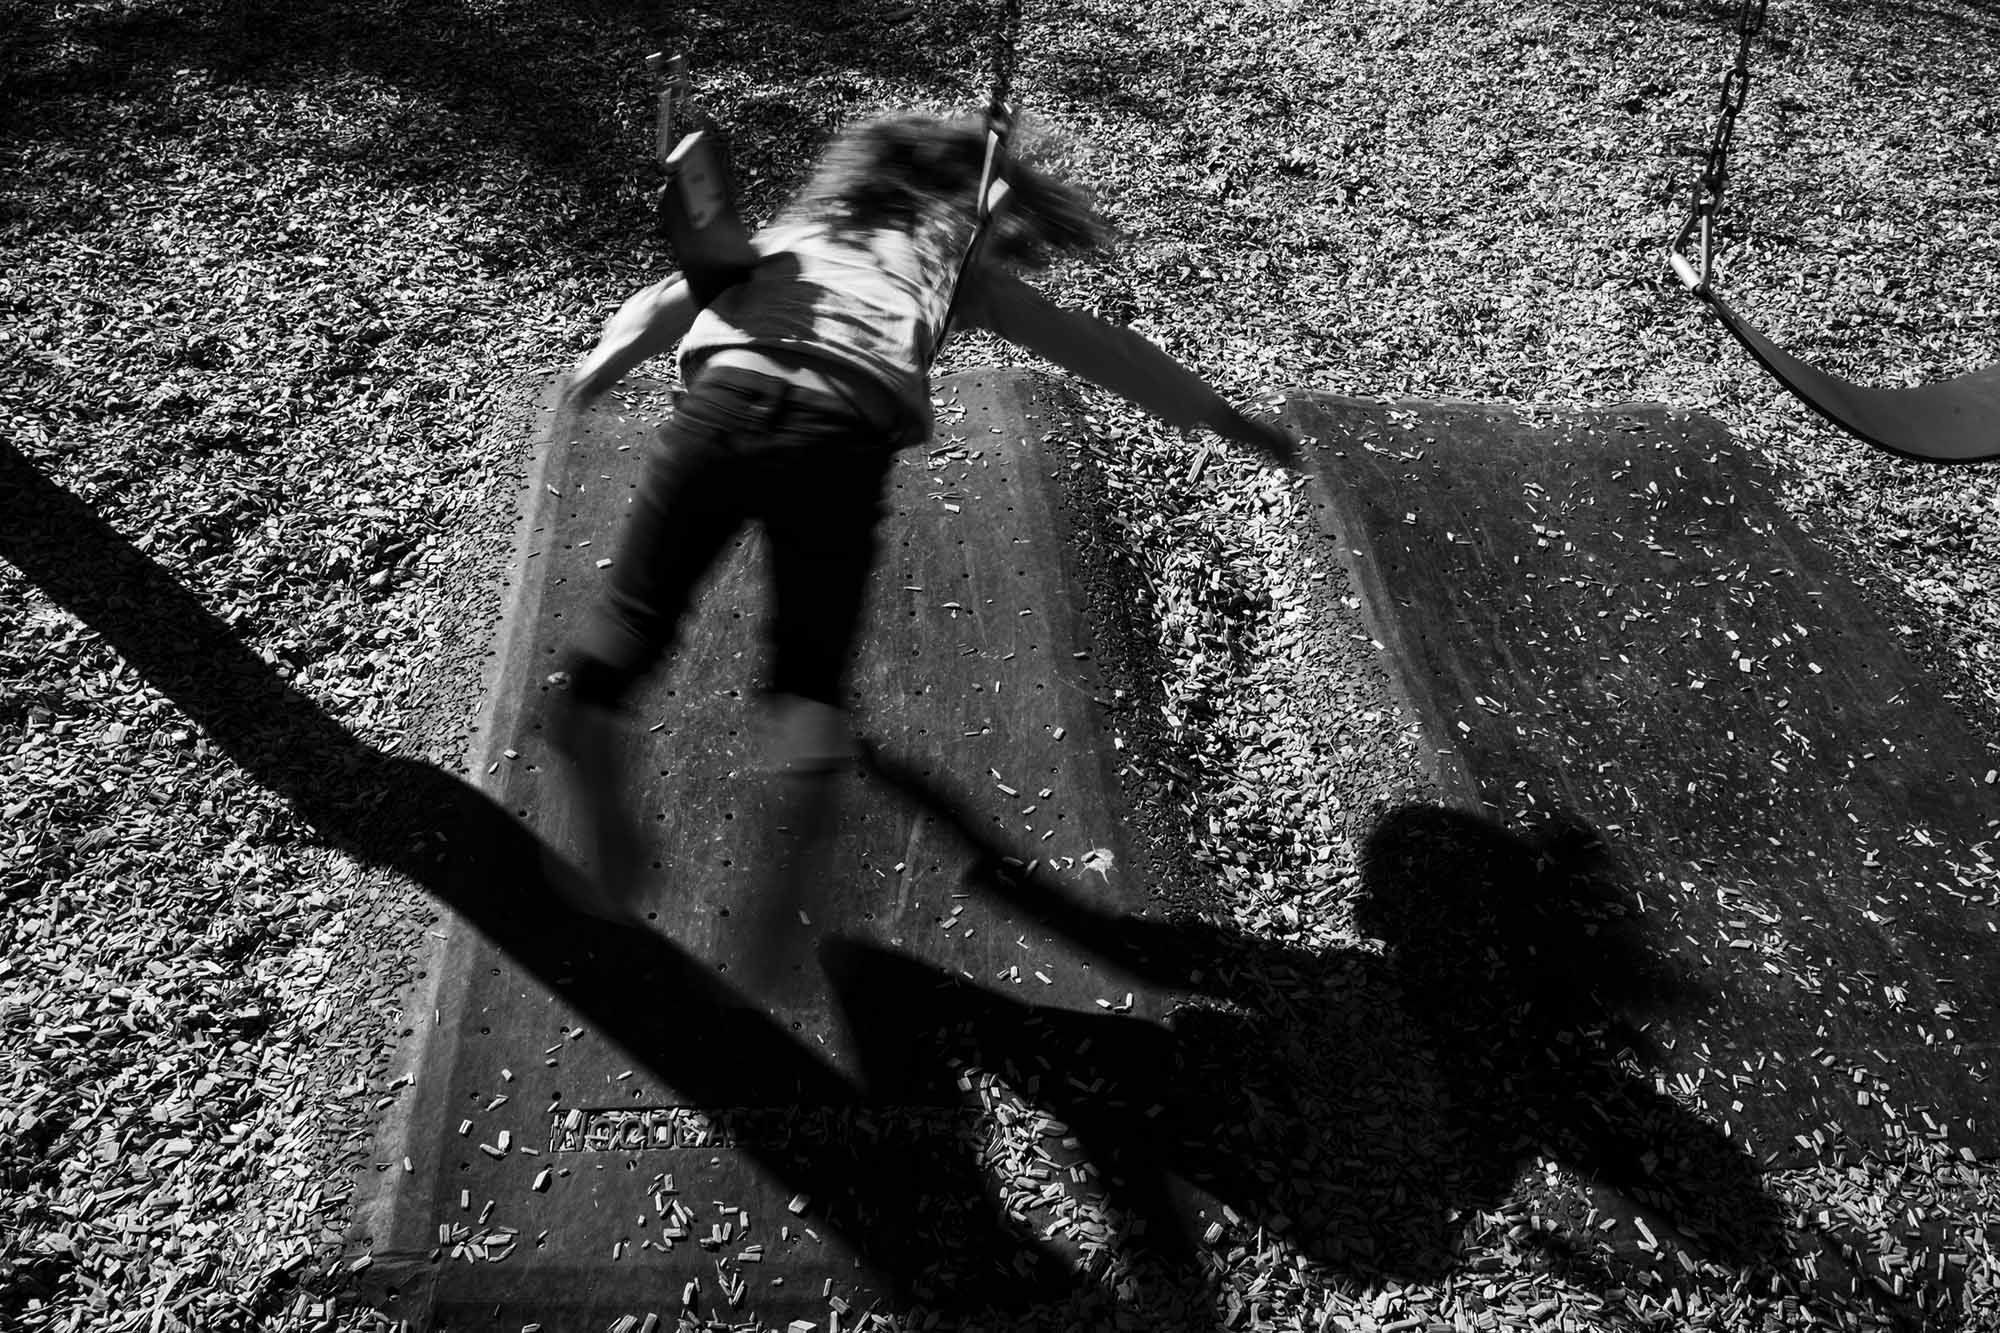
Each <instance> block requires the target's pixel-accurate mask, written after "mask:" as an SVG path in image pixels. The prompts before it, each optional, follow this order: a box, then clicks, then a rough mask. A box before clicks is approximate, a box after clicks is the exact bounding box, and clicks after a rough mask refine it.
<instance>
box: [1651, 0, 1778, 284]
mask: <svg viewBox="0 0 2000 1333" xmlns="http://www.w3.org/2000/svg"><path fill="white" fill-rule="evenodd" d="M1770 4H1771V0H1742V3H1741V5H1739V6H1738V8H1737V11H1736V63H1735V65H1734V66H1732V67H1731V68H1730V70H1729V72H1728V73H1726V74H1724V75H1723V76H1722V100H1721V106H1720V108H1719V110H1718V113H1717V118H1716V122H1715V135H1714V137H1713V138H1712V139H1710V140H1709V144H1708V161H1707V163H1706V164H1705V165H1704V166H1703V168H1702V172H1701V176H1700V177H1699V178H1698V179H1697V180H1696V182H1695V190H1694V202H1693V205H1692V206H1691V207H1690V209H1689V210H1688V215H1687V220H1686V221H1685V222H1683V223H1682V224H1681V229H1680V232H1679V234H1678V235H1676V236H1675V237H1674V243H1673V246H1672V247H1671V249H1670V251H1669V254H1668V260H1669V262H1670V263H1671V264H1672V265H1673V268H1674V272H1676V273H1678V274H1679V275H1680V279H1681V281H1682V283H1684V284H1685V285H1686V286H1687V287H1689V288H1690V289H1692V290H1693V291H1695V292H1698V293H1700V294H1701V295H1703V296H1706V295H1708V284H1709V279H1710V277H1711V276H1712V274H1713V272H1714V268H1715V219H1716V216H1717V214H1719V213H1720V212H1721V211H1722V192H1723V190H1724V189H1725V188H1726V187H1727V186H1728V184H1729V150H1730V148H1731V146H1732V145H1733V144H1734V143H1735V142H1736V117H1737V114H1738V113H1739V112H1741V111H1742V110H1743V106H1744V103H1745V102H1747V101H1748V100H1749V97H1750V47H1751V44H1752V43H1753V42H1754V41H1755V40H1756V39H1757V35H1758V34H1759V33H1760V32H1762V31H1763V28H1764V15H1765V11H1766V10H1768V9H1769V8H1770ZM1691 236H1698V238H1699V240H1700V246H1701V248H1700V251H1699V254H1700V263H1699V264H1698V265H1697V264H1693V263H1690V262H1688V258H1687V256H1686V255H1684V254H1682V253H1681V251H1682V249H1683V247H1685V246H1686V245H1687V242H1688V238H1689V237H1691Z"/></svg>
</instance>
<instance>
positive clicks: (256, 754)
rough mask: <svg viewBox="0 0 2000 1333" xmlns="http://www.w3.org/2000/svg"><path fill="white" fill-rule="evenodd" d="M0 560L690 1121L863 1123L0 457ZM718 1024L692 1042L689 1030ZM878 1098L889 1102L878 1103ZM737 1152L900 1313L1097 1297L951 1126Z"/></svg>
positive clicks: (854, 1099)
mask: <svg viewBox="0 0 2000 1333" xmlns="http://www.w3.org/2000/svg"><path fill="white" fill-rule="evenodd" d="M0 558H4V559H5V560H6V561H7V562H8V563H10V564H12V565H13V566H14V567H15V568H16V569H17V570H19V571H20V572H21V574H22V575H24V576H25V577H26V578H27V579H28V580H29V581H31V582H32V583H34V584H35V585H36V586H37V587H39V588H40V589H41V590H42V592H43V593H45V594H46V595H47V596H48V597H49V598H50V599H52V600H53V601H54V602H56V603H57V604H58V605H60V606H61V607H62V608H63V609H64V610H66V611H67V612H69V613H70V614H71V615H73V616H75V617H76V618H77V619H78V620H80V621H82V622H83V623H84V624H86V625H88V626H89V627H90V628H91V629H93V630H94V631H96V632H97V633H98V634H99V635H101V636H102V637H103V638H104V640H105V641H106V642H107V643H108V644H109V645H110V646H111V647H112V648H113V649H114V650H115V651H116V652H118V653H119V655H120V656H121V657H123V658H124V660H125V662H126V663H127V664H128V665H130V666H131V667H132V668H133V670H135V671H136V672H138V673H139V674H140V675H141V676H143V677H144V678H145V679H146V680H147V682H148V683H150V684H151V685H152V686H153V687H154V688H156V689H158V690H159V691H160V692H161V693H162V694H164V695H166V696H167V697H168V698H169V699H171V700H172V701H173V702H174V704H175V705H176V706H178V707H179V708H180V709H181V710H182V711H183V712H184V713H185V714H186V715H187V716H188V717H189V718H190V719H191V720H193V721H194V722H195V723H196V724H197V725H199V726H200V727H201V728H202V729H203V730H204V731H205V732H206V733H207V734H208V736H209V737H210V738H211V739H212V740H213V741H214V742H215V744H217V745H218V746H219V747H220V748H221V749H222V750H223V751H224V752H225V753H226V754H227V755H228V756H229V757H230V758H231V759H232V760H233V761H234V762H236V763H237V764H238V765H240V766H241V767H242V768H243V769H244V770H245V771H246V772H247V773H248V774H249V775H250V776H251V777H252V778H253V779H254V780H255V781H257V782H259V783H261V784H262V785H264V786H265V787H267V788H269V789H270V790H271V791H273V792H275V793H276V794H278V795H279V796H281V797H283V798H284V799H285V800H287V801H288V802H290V804H291V806H292V808H293V809H294V810H295V811H296V812H297V813H298V815H299V816H300V817H301V818H303V819H304V820H306V821H307V822H308V823H309V824H310V825H311V826H312V828H313V829H314V831H315V832H316V834H317V835H318V836H319V837H320V838H321V839H323V840H324V841H325V842H326V843H327V844H329V845H330V846H332V847H334V848H337V849H339V850H340V851H343V852H345V853H347V854H348V855H350V856H352V857H354V858H355V859H357V860H359V861H361V862H363V863H365V864H367V865H370V866H374V867H380V868H382V869H385V870H389V871H393V872H395V873H398V874H401V875H406V876H408V877H409V878H410V879H412V880H414V881H415V882H416V883H417V884H418V885H420V886H421V887H422V888H423V889H424V890H426V891H427V892H428V893H430V894H431V895H432V896H433V897H435V898H436V899H437V900H438V901H439V902H440V903H441V904H443V905H444V906H446V907H449V908H450V909H452V911H454V912H456V913H457V914H458V915H459V916H460V917H461V918H462V919H463V920H464V921H465V922H466V923H467V924H469V925H471V926H472V927H473V928H474V929H476V930H478V931H479V932H480V933H481V934H482V935H483V936H485V937H486V939H488V940H489V941H491V942H492V944H494V945H495V946H496V947H497V948H499V949H501V950H504V951H505V952H506V953H507V954H508V955H510V956H511V957H512V958H513V959H514V960H516V961H517V962H518V963H519V964H520V965H521V966H522V968H523V969H524V970H526V971H528V972H530V973H532V974H533V975H534V976H535V977H537V978H538V979H539V980H540V981H541V983H542V984H543V985H544V986H545V987H547V988H548V990H549V991H550V992H551V993H552V994H557V995H560V996H561V997H562V998H563V999H564V1000H565V1001H567V1002H568V1003H569V1004H570V1005H572V1006H574V1008H575V1009H576V1010H577V1012H578V1013H580V1014H582V1015H584V1016H586V1017H587V1019H588V1020H589V1021H590V1023H591V1024H592V1025H593V1026H594V1027H595V1028H596V1029H598V1030H600V1031H601V1032H602V1033H603V1034H604V1035H606V1036H608V1037H610V1038H612V1039H613V1040H615V1041H617V1042H618V1043H620V1044H621V1045H623V1046H624V1047H625V1048H626V1049H627V1050H628V1051H629V1052H630V1053H631V1054H632V1056H633V1057H634V1059H635V1060H637V1061H639V1062H641V1063H643V1064H644V1065H645V1066H647V1067H649V1068H651V1069H653V1070H656V1071H659V1073H660V1075H661V1077H662V1080H663V1081H670V1082H671V1083H672V1084H673V1085H674V1086H675V1087H676V1088H678V1089H681V1090H683V1091H684V1092H685V1094H686V1095H687V1096H688V1097H689V1098H690V1099H691V1100H692V1101H694V1102H695V1103H696V1104H700V1105H705V1106H716V1107H729V1106H771V1105H790V1104H799V1105H809V1106H823V1107H828V1108H834V1109H835V1110H836V1111H837V1110H839V1109H840V1108H843V1107H860V1106H862V1105H864V1104H866V1103H867V1102H868V1100H869V1098H868V1095H867V1092H866V1090H864V1089H862V1088H860V1087H858V1086H857V1085H856V1084H855V1083H854V1081H853V1080H851V1079H849V1078H847V1077H846V1076H844V1075H843V1074H841V1073H840V1072H839V1071H838V1070H836V1069H835V1068H834V1067H833V1066H831V1065H830V1064H828V1063H827V1062H825V1061H824V1060H823V1059H821V1058H820V1057H819V1056H818V1055H817V1053H815V1052H814V1051H813V1050H812V1049H811V1048H809V1047H807V1046H805V1045H804V1044H803V1043H802V1042H800V1041H799V1040H796V1039H795V1038H794V1037H793V1036H792V1035H791V1034H790V1033H789V1032H787V1031H786V1030H784V1029H783V1028H782V1027H781V1026H780V1025H779V1024H778V1023H777V1022H776V1021H775V1020H774V1019H772V1018H771V1017H769V1016H767V1015H766V1014H765V1013H763V1012H760V1011H757V1010H753V1009H751V1008H749V1007H748V1004H747V1001H745V1000H744V999H743V998H742V997H741V996H740V995H738V994H737V993H736V992H735V991H734V990H732V989H731V988H730V987H728V986H727V985H725V984H723V983H722V981H721V980H720V979H719V978H717V977H716V976H715V975H714V974H713V973H712V972H710V971H709V969H708V968H706V967H705V966H703V965H702V963H701V962H700V961H699V960H698V959H696V958H695V957H693V956H692V955H690V954H689V953H688V952H686V951H685V950H683V949H682V948H680V947H678V946H677V945H675V944H674V943H672V942H671V941H669V940H667V939H664V938H662V937H660V936H659V935H657V934H654V933H652V932H643V931H633V930H626V929H621V928H618V927H615V926H610V925H607V924H604V923H601V922H598V921H595V920H593V919H591V918H589V917H585V916H581V915H578V914H576V913H574V912H572V911H570V910H569V909H567V908H566V907H564V906H562V905H561V902H560V900H559V899H558V898H557V897H556V896H555V895H554V893H553V891H552V889H551V886H550V884H549V882H548V881H547V879H546V877H545V873H544V871H543V869H542V866H543V856H544V852H545V848H544V846H543V844H542V843H541V842H540V841H539V840H538V839H537V838H536V837H535V836H534V834H533V833H532V832H531V831H530V830H529V829H528V828H527V827H526V826H525V825H523V824H522V823H521V822H520V821H519V820H518V819H517V818H515V817H514V815H512V814H510V813H509V812H508V811H507V810H505V809H503V808H502V807H501V806H499V805H497V804H496V803H495V802H494V801H493V800H491V799H490V798H489V797H488V796H486V795H485V794H484V793H482V792H480V791H479V790H478V789H477V788H475V787H473V786H471V785H470V784H468V783H466V782H464V781H462V780H460V779H459V778H457V777H455V776H453V775H452V774H450V773H447V772H445V771H443V770H441V769H439V768H436V767H433V766H431V765H429V764H426V763H421V762H418V761H414V760H410V759H405V758H401V757H398V756H395V755H392V754H388V753H385V752H383V751H382V750H379V749H377V748H375V747H373V746H371V745H368V744H366V743H365V742H363V741H361V740H359V739H357V738H356V737H355V736H353V735H352V734H351V733H349V732H348V731H347V730H346V729H344V728H343V727H342V726H341V725H340V724H339V723H338V722H337V721H335V720H334V719H333V718H332V717H330V716H328V714H327V713H325V712H324V711H323V710H322V709H321V708H320V707H319V706H318V705H317V704H315V703H314V702H313V701H312V700H311V699H310V698H308V697H307V696H306V695H304V694H302V693H301V692H299V691H298V690H296V689H294V688H293V687H291V686H290V685H288V684H287V683H285V682H284V681H283V680H282V679H281V678H279V677H278V676H277V675H276V674H275V673H274V672H273V671H272V670H271V669H270V667H268V666H267V665H266V664H265V663H264V662H263V660H262V659H260V658H259V657H258V656H257V655H256V654H255V653H253V652H252V651H251V650H250V649H249V648H247V647H246V646H245V645H244V644H243V643H242V642H240V641H239V640H238V639H237V638H236V636H235V635H234V634H233V633H232V632H231V630H230V629H229V627H228V626H227V625H226V624H225V623H224V622H223V621H221V620H220V619H218V618H217V617H215V616H214V615H213V614H211V613H210V612H209V611H208V609H207V608H206V607H204V606H203V605H202V604H201V602H200V601H199V599H197V598H196V597H194V596H193V595H192V594H191V593H189V592H188V591H187V590H186V589H185V588H183V587H181V586H180V585H179V584H178V583H177V582H176V581H175V580H174V578H173V577H172V575H171V574H169V573H168V572H167V571H166V570H165V569H163V568H162V567H161V566H159V565H158V564H156V563H155V562H154V561H152V560H151V559H149V558H148V557H147V556H146V555H144V554H143V553H141V552H140V551H138V550H137V549H135V548H134V547H133V546H132V545H131V544H130V543H129V542H127V541H126V540H125V539H124V537H122V536H121V535H120V534H119V533H118V532H117V531H116V530H114V529H113V528H112V527H111V526H110V525H109V524H107V523H106V522H105V521H104V520H103V519H102V518H100V517H99V516H98V515H97V514H96V513H95V512H94V511H93V510H92V509H91V508H90V506H89V505H87V504H85V503H84V502H83V501H82V500H81V499H79V498H78V497H77V496H75V495H73V494H71V493H70V492H69V491H67V490H65V489H64V488H62V487H61V486H58V485H56V484H55V483H54V482H52V481H51V480H49V479H48V478H47V477H46V476H44V475H43V474H42V472H41V471H40V470H39V469H38V468H37V467H36V466H35V465H34V463H33V462H32V461H30V460H29V459H28V458H27V457H26V456H24V455H23V454H22V453H21V452H20V451H19V450H18V449H16V448H15V447H14V446H13V445H12V444H11V443H8V442H6V441H0ZM690 1010H692V1011H694V1012H701V1013H704V1014H713V1015H715V1020H714V1021H710V1022H702V1023H688V1022H686V1021H685V1019H684V1018H677V1015H684V1014H685V1013H686V1012H688V1011H690ZM878 1100H879V1099H878ZM856 1139H857V1141H856V1142H855V1143H854V1144H853V1145H852V1146H851V1147H850V1148H849V1149H847V1150H845V1151H843V1152H840V1153H834V1152H829V1151H827V1150H826V1149H825V1148H824V1146H823V1145H818V1144H815V1143H813V1142H809V1141H805V1140H803V1139H799V1140H794V1141H791V1142H783V1141H780V1142H769V1143H766V1142H758V1143H754V1144H751V1145H746V1147H745V1149H744V1150H745V1151H746V1152H748V1153H750V1154H751V1155H752V1156H754V1157H755V1158H756V1159H757V1160H758V1161H759V1162H760V1164H761V1165H762V1166H763V1167H764V1168H765V1169H766V1170H767V1171H769V1172H770V1173H771V1174H772V1175H773V1176H774V1177H775V1178H777V1179H778V1180H780V1181H783V1182H784V1183H785V1184H786V1185H787V1187H788V1188H790V1189H792V1190H794V1191H796V1192H799V1193H803V1194H809V1195H811V1196H812V1197H813V1198H814V1200H815V1202H816V1204H817V1203H818V1202H819V1201H824V1202H825V1205H826V1210H825V1218H826V1221H827V1223H828V1224H829V1226H830V1227H832V1228H834V1229H836V1230H837V1231H839V1232H841V1233H843V1234H844V1235H846V1236H847V1237H849V1238H850V1239H851V1240H852V1241H853V1242H854V1243H855V1244H856V1246H857V1247H858V1249H859V1250H860V1252H861V1254H862V1256H863V1257H864V1259H865V1261H866V1262H867V1263H868V1264H869V1265H870V1266H871V1267H872V1268H873V1269H874V1271H875V1272H877V1273H878V1274H880V1275H881V1277H882V1278H883V1280H885V1281H886V1282H888V1283H889V1284H891V1285H892V1286H893V1287H894V1288H895V1291H896V1297H897V1299H899V1300H906V1299H909V1298H910V1297H911V1295H912V1294H914V1293H918V1292H922V1293H927V1294H928V1296H929V1298H930V1299H935V1300H942V1301H944V1302H946V1303H948V1304H950V1305H952V1306H954V1307H960V1308H965V1309H969V1310H985V1309H996V1310H1016V1309H1023V1308H1027V1307H1030V1306H1034V1305H1038V1304H1043V1303H1054V1302H1058V1301H1063V1300H1067V1299H1071V1298H1074V1297H1076V1296H1078V1295H1079V1294H1080V1293H1087V1291H1088V1287H1087V1279H1085V1278H1082V1277H1081V1276H1080V1275H1078V1274H1076V1273H1074V1272H1073V1271H1071V1270H1070V1269H1069V1267H1068V1265H1067V1263H1066V1261H1064V1260H1063V1259H1061V1258H1060V1257H1059V1256H1056V1255H1055V1254H1054V1252H1053V1251H1051V1250H1050V1249H1049V1248H1048V1247H1047V1246H1045V1245H1043V1244H1041V1243H1040V1241H1039V1239H1038V1238H1037V1237H1035V1236H1033V1235H1028V1234H1023V1233H1022V1232H1021V1231H1020V1230H1019V1229H1018V1228H1016V1227H1014V1226H1013V1225H1012V1224H1011V1223H1009V1222H1008V1220H1007V1219H1006V1218H1005V1217H1004V1215H1001V1214H998V1213H997V1211H996V1210H992V1209H989V1208H986V1207H984V1206H983V1205H984V1202H985V1198H986V1190H985V1184H984V1179H983V1175H982V1174H981V1170H980V1167H979V1164H978V1162H977V1161H976V1160H974V1158H973V1157H972V1155H971V1154H969V1153H968V1152H967V1151H966V1146H965V1144H964V1143H963V1142H962V1141H961V1140H962V1135H960V1134H959V1133H957V1132H956V1131H955V1130H954V1129H953V1128H952V1127H951V1126H950V1125H949V1124H940V1125H936V1126H925V1125H923V1124H919V1125H917V1126H916V1127H915V1128H914V1129H913V1131H912V1136H906V1137H900V1138H895V1139H894V1141H893V1142H892V1141H890V1139H891V1136H884V1137H883V1138H882V1139H881V1140H880V1141H876V1140H873V1139H870V1138H868V1137H867V1136H856Z"/></svg>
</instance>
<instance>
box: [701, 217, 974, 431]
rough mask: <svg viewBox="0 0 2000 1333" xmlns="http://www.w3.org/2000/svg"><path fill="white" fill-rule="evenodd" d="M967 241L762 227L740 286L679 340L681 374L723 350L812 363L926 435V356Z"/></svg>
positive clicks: (948, 236) (951, 235) (928, 230)
mask: <svg viewBox="0 0 2000 1333" xmlns="http://www.w3.org/2000/svg"><path fill="white" fill-rule="evenodd" d="M966 238H967V230H966V229H965V228H954V227H948V226H933V227H923V228H919V229H918V230H917V231H916V232H915V234H911V233H907V232H904V231H902V230H898V229H894V228H888V229H884V230H881V231H869V232H850V231H846V230H837V229H835V228H832V227H829V226H827V225H825V224H822V223H793V224H788V225H779V226H774V227H770V228H767V229H766V230H764V231H763V232H760V233H759V234H758V236H757V238H756V242H755V244H756V247H757V251H758V253H759V254H760V255H761V256H762V258H761V260H760V261H759V263H758V265H757V267H756V268H755V269H753V270H752V271H751V274H750V277H749V279H748V280H747V281H744V282H741V283H738V284H737V285H736V286H734V287H731V288H730V289H728V290H727V291H726V292H724V293H723V294H722V295H721V296H719V297H718V298H716V300H715V302H714V303H713V304H711V305H710V306H709V307H708V308H707V309H705V310H703V311H702V312H701V314H699V315H698V316H696V317H695V321H694V325H693V327H691V328H690V329H689V330H688V334H687V337H686V338H684V339H683V340H682V342H681V348H680V361H681V372H682V374H683V376H686V375H687V374H688V373H689V372H690V371H691V370H692V369H693V367H695V366H696V365H698V364H700V362H701V361H702V360H704V359H705V358H706V357H708V356H709V355H710V354H711V353H714V352H718V351H721V350H722V349H724V348H728V347H749V348H755V349H760V350H771V351H783V352H790V353H793V354H803V355H806V356H813V357H819V358H823V359H826V360H830V361H834V362H837V363H839V364H840V365H842V366H845V367H848V368H851V369H855V370H859V371H861V372H862V373H863V374H865V375H866V376H868V377H869V378H870V379H871V380H873V381H875V382H877V383H880V384H882V385H885V386H886V387H888V388H889V390H890V391H891V392H893V393H894V394H895V396H896V398H897V400H898V401H899V402H901V403H902V404H903V405H904V406H905V408H906V409H907V410H908V411H909V413H911V415H912V420H913V421H914V422H915V423H920V424H921V427H922V429H923V430H924V432H925V433H928V432H929V430H930V426H931V399H930V377H929V372H928V367H929V363H930V358H931V351H932V349H933V348H934V347H935V346H936V344H937V340H938V336H939V334H940V333H941V332H942V326H943V324H944V319H945V313H946V311H947V310H948V309H949V307H950V305H951V288H952V282H953V279H954V278H955V277H956V275H957V272H958V263H959V256H960V254H961V253H962V251H963V248H964V246H965V242H966Z"/></svg>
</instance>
